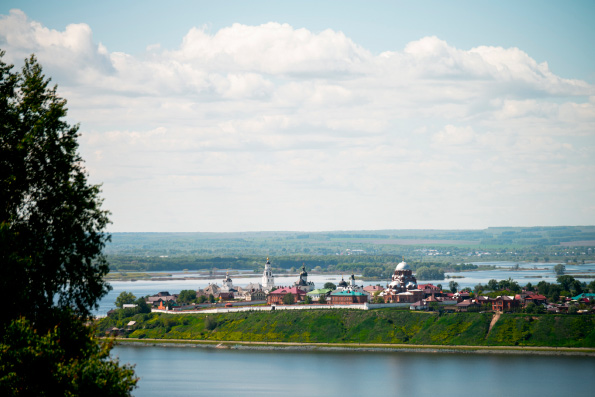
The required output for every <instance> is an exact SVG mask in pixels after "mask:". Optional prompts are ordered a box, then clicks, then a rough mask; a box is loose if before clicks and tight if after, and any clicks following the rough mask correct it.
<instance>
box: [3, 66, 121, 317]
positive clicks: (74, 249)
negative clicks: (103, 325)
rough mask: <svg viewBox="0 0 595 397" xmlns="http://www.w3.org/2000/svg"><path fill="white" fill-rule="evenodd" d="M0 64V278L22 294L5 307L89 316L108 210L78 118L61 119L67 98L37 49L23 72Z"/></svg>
mask: <svg viewBox="0 0 595 397" xmlns="http://www.w3.org/2000/svg"><path fill="white" fill-rule="evenodd" d="M2 55H3V54H2ZM0 72H1V74H2V75H1V76H0V79H1V80H0V92H2V100H1V104H0V112H1V113H0V114H1V119H2V120H3V123H2V125H1V126H0V128H1V133H0V169H1V179H0V204H1V205H0V222H1V224H0V244H2V245H1V246H0V255H1V258H2V264H3V271H4V277H2V281H0V283H2V284H1V285H2V291H3V292H4V293H5V294H7V295H9V296H11V297H14V298H15V301H17V302H19V304H18V305H9V307H6V308H5V309H6V310H8V311H9V316H10V317H11V318H16V317H18V316H19V315H23V316H27V317H33V318H34V317H36V316H38V315H40V314H41V313H43V310H42V309H43V308H47V307H54V306H57V307H60V308H73V309H74V310H75V311H76V312H77V313H79V314H80V315H83V316H89V315H90V314H91V310H92V309H94V308H96V307H97V302H98V299H99V298H101V297H102V296H104V295H105V294H106V293H107V291H108V290H109V286H108V284H107V283H106V282H105V281H104V280H103V276H104V275H106V274H107V273H108V271H109V267H108V264H107V262H106V260H105V257H104V255H103V254H102V249H103V247H104V245H105V243H106V241H107V240H108V239H109V237H108V236H107V235H106V234H105V233H104V232H103V229H104V228H105V226H106V225H107V224H108V212H107V211H105V210H102V209H101V203H102V200H101V199H100V197H99V193H100V189H99V186H97V185H91V184H89V183H88V182H87V175H86V173H85V169H84V165H83V159H82V158H81V157H80V155H79V154H78V152H77V149H78V142H77V138H78V135H79V134H78V126H70V125H69V124H68V123H66V122H65V121H64V118H65V116H66V100H64V99H62V98H60V97H59V96H58V95H57V94H56V87H50V86H49V82H50V80H49V79H46V78H45V76H44V75H43V74H42V69H41V66H40V65H39V64H38V63H37V61H36V59H35V57H34V56H31V57H30V58H29V59H27V60H25V65H24V66H23V68H22V71H21V73H18V74H12V73H11V72H10V67H9V66H7V65H6V64H4V63H1V64H0ZM32 286H34V287H32ZM5 313H6V312H5Z"/></svg>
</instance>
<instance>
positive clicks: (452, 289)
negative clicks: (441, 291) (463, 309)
mask: <svg viewBox="0 0 595 397" xmlns="http://www.w3.org/2000/svg"><path fill="white" fill-rule="evenodd" d="M448 288H450V292H452V293H453V294H454V293H455V292H457V290H458V289H459V283H457V282H456V281H451V282H449V283H448Z"/></svg>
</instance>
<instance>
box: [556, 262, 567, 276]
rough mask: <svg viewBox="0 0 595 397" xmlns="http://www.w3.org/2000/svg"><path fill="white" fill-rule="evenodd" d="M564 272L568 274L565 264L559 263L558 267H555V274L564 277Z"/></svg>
mask: <svg viewBox="0 0 595 397" xmlns="http://www.w3.org/2000/svg"><path fill="white" fill-rule="evenodd" d="M564 272H566V266H564V265H563V264H561V263H558V264H557V265H556V266H554V273H556V274H557V275H558V276H561V275H563V274H564Z"/></svg>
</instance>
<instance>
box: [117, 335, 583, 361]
mask: <svg viewBox="0 0 595 397" xmlns="http://www.w3.org/2000/svg"><path fill="white" fill-rule="evenodd" d="M116 343H122V344H127V345H128V344H131V345H135V346H160V347H167V346H191V347H202V348H209V349H217V348H219V349H242V350H285V351H362V352H384V353H386V352H407V353H426V354H427V353H455V354H521V355H526V354H531V355H550V356H590V357H595V348H572V347H538V346H434V345H403V344H344V343H292V342H246V341H203V340H185V339H133V338H116Z"/></svg>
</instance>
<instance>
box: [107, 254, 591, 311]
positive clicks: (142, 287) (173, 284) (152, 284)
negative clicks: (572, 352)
mask: <svg viewBox="0 0 595 397" xmlns="http://www.w3.org/2000/svg"><path fill="white" fill-rule="evenodd" d="M516 263H517V262H488V263H486V262H481V263H480V262H478V263H476V264H478V265H480V264H484V265H495V266H497V267H498V269H495V270H482V271H474V272H462V273H447V275H449V276H463V277H464V278H460V279H455V280H454V281H456V282H457V283H458V284H459V287H460V288H465V287H470V288H473V287H474V286H475V285H477V284H479V283H481V284H484V285H485V284H487V282H488V281H489V280H491V279H496V280H504V279H508V278H509V277H511V278H512V279H513V280H516V281H517V282H518V283H519V284H520V285H525V284H527V283H528V282H530V283H532V284H533V285H535V284H537V283H538V282H540V281H542V280H543V281H547V282H549V283H555V282H556V275H555V273H554V272H553V267H554V266H555V263H519V267H520V268H521V269H525V270H522V271H515V270H512V267H513V266H515V264H516ZM535 268H537V269H535ZM544 269H545V270H544ZM566 271H567V273H573V272H581V273H583V274H592V275H595V263H589V264H585V265H576V266H566ZM166 273H168V274H172V275H173V276H172V280H168V281H162V280H159V281H151V280H139V281H112V282H111V283H110V284H111V285H112V287H113V290H112V291H110V292H109V293H108V294H107V295H106V296H105V297H104V298H103V299H102V300H101V301H100V302H99V305H100V307H99V310H98V311H97V314H98V315H105V314H106V313H107V312H108V310H110V309H113V308H114V307H115V305H114V302H115V301H116V298H117V297H118V295H120V293H121V292H122V291H128V292H132V293H133V294H134V295H136V296H137V297H140V296H146V295H153V294H156V293H157V292H159V291H169V292H170V293H172V294H177V293H179V292H180V291H181V290H183V289H194V290H196V289H198V288H205V287H207V286H208V285H209V284H210V283H216V284H218V285H219V286H221V285H222V282H221V281H222V280H223V278H224V276H223V275H220V276H219V277H216V278H212V279H203V280H180V279H179V278H180V277H184V276H196V273H183V272H166ZM252 274H253V273H252ZM346 276H347V275H346ZM297 278H298V277H297V276H295V275H293V276H283V277H278V276H276V277H275V284H276V285H291V284H293V282H294V281H296V280H297ZM232 279H233V284H234V285H237V286H240V287H242V286H245V285H247V284H248V283H251V282H254V283H259V282H260V276H259V277H245V276H244V277H241V276H239V275H238V276H232ZM579 279H580V280H581V281H586V282H587V283H589V282H590V281H591V280H593V279H588V278H587V279H581V278H579ZM308 280H309V281H313V282H314V283H315V285H316V287H317V288H322V286H323V285H324V283H326V282H327V281H331V282H333V283H335V284H338V283H339V281H341V275H340V274H338V275H337V274H335V275H329V274H324V275H317V274H315V275H309V276H308ZM449 281H450V280H448V279H446V280H426V281H420V283H424V284H426V283H432V284H434V285H436V284H442V286H443V288H448V282H449ZM357 283H358V284H360V285H361V284H363V285H370V284H374V285H375V284H378V283H380V284H381V285H386V281H384V282H379V281H361V280H357Z"/></svg>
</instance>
